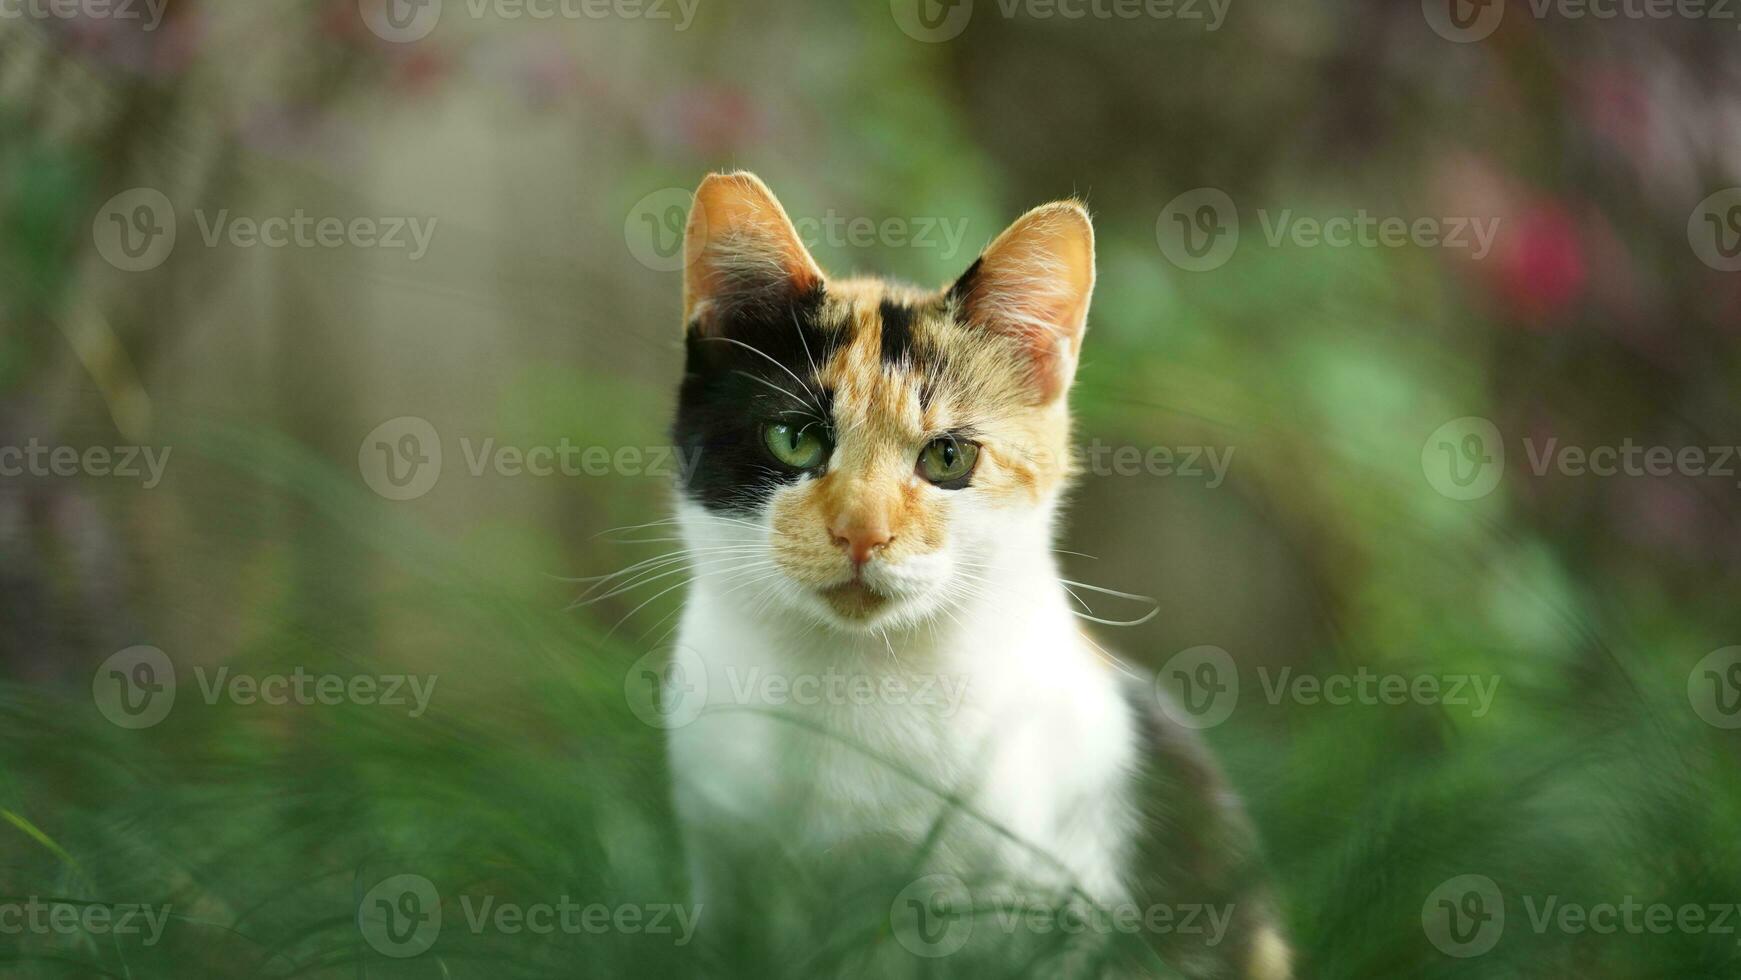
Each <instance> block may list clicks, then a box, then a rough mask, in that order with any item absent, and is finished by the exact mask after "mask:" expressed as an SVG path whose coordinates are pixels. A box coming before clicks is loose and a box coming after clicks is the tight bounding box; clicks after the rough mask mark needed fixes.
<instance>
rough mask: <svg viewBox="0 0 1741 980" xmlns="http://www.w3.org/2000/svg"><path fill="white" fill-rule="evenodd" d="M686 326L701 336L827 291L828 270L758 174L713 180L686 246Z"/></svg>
mask: <svg viewBox="0 0 1741 980" xmlns="http://www.w3.org/2000/svg"><path fill="white" fill-rule="evenodd" d="M683 258H684V276H683V323H684V327H685V329H698V330H700V331H701V332H703V333H707V332H709V331H710V330H714V329H717V328H718V325H719V324H720V323H722V322H723V321H724V319H725V318H727V317H730V316H731V315H732V314H734V313H736V312H741V311H744V310H746V309H748V310H756V309H778V308H781V307H783V306H784V305H785V304H786V303H787V302H789V301H790V300H791V299H793V298H795V297H797V296H801V295H803V294H805V293H808V292H810V291H811V290H814V289H815V288H817V287H818V286H820V285H821V284H822V270H821V268H819V267H818V266H817V265H816V260H815V259H813V258H811V257H810V250H809V249H807V248H805V247H804V243H803V242H802V241H800V240H799V238H798V229H796V228H794V227H792V219H790V218H788V217H786V209H785V208H782V207H781V206H780V202H779V201H778V200H776V199H775V197H774V193H773V192H772V191H770V190H768V186H767V185H766V184H764V183H762V182H761V180H760V179H758V178H757V177H756V175H755V174H752V173H748V172H746V171H741V170H740V171H738V172H736V173H729V174H708V175H707V177H706V179H704V180H702V182H701V186H700V187H698V188H696V190H695V203H694V205H693V206H692V207H691V208H690V210H689V227H688V229H687V230H686V232H685V233H684V240H683Z"/></svg>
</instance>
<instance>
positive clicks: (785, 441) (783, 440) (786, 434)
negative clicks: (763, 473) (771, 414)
mask: <svg viewBox="0 0 1741 980" xmlns="http://www.w3.org/2000/svg"><path fill="white" fill-rule="evenodd" d="M762 441H763V442H765V443H767V444H768V451H769V452H771V453H773V454H774V458H775V459H777V460H779V461H780V462H782V463H785V464H786V465H787V466H790V467H792V468H793V469H795V470H808V469H812V468H814V467H817V466H820V465H822V461H823V460H824V459H826V458H827V456H828V440H826V439H824V438H823V437H822V433H821V429H820V427H819V426H817V425H816V424H815V423H811V424H809V425H803V426H797V425H787V424H786V423H784V422H774V423H771V424H769V425H767V426H766V427H764V428H763V429H762Z"/></svg>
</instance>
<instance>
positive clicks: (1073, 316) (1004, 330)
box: [949, 201, 1094, 404]
mask: <svg viewBox="0 0 1741 980" xmlns="http://www.w3.org/2000/svg"><path fill="white" fill-rule="evenodd" d="M1093 293H1094V226H1093V224H1091V223H1090V222H1089V220H1088V211H1087V209H1085V208H1083V206H1082V205H1080V204H1078V203H1076V202H1075V201H1058V202H1055V203H1052V204H1045V205H1042V206H1040V207H1037V208H1035V209H1033V210H1032V211H1029V212H1028V213H1027V214H1024V215H1022V216H1021V217H1020V218H1018V219H1016V222H1015V224H1012V225H1010V226H1009V228H1008V229H1006V230H1005V231H1004V233H1003V234H1001V235H999V236H998V237H997V239H996V240H995V241H993V242H992V243H991V244H990V245H988V246H986V249H985V251H984V252H983V253H981V254H980V256H979V260H978V261H977V262H975V263H973V265H972V267H971V268H969V269H968V270H967V272H966V273H964V274H963V275H962V277H961V278H960V279H958V280H956V281H955V284H954V285H953V286H950V287H949V297H950V298H951V299H952V300H954V301H955V302H956V304H957V305H956V310H957V314H958V316H959V318H960V319H961V321H962V322H963V323H965V324H967V325H969V326H973V327H978V328H980V329H983V330H990V331H993V332H995V333H998V334H1001V335H1003V336H1005V337H1007V338H1009V339H1010V340H1012V341H1014V342H1015V344H1016V347H1017V350H1018V351H1019V352H1020V353H1021V354H1022V356H1024V357H1025V358H1026V359H1027V361H1028V367H1029V372H1030V375H1031V377H1032V379H1033V383H1034V393H1035V400H1036V404H1045V403H1049V402H1051V401H1053V400H1054V399H1056V398H1057V397H1058V396H1060V395H1062V394H1063V393H1064V391H1065V389H1067V388H1069V387H1070V380H1071V378H1072V377H1074V376H1075V373H1076V358H1077V355H1078V354H1080V353H1081V351H1082V334H1083V331H1084V330H1086V329H1087V326H1088V301H1089V298H1090V297H1091V296H1092V295H1093Z"/></svg>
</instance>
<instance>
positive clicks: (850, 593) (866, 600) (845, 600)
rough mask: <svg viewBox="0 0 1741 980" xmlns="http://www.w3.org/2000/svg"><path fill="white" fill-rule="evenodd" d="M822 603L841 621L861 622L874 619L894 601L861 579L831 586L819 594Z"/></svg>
mask: <svg viewBox="0 0 1741 980" xmlns="http://www.w3.org/2000/svg"><path fill="white" fill-rule="evenodd" d="M818 594H819V595H821V596H822V601H824V602H826V603H828V607H829V608H830V609H832V610H834V612H835V613H836V614H837V615H839V616H840V617H841V618H842V619H847V620H854V621H863V620H867V619H871V618H873V617H875V616H876V615H877V614H878V613H880V612H882V611H883V610H884V609H885V608H887V607H888V605H889V603H891V602H893V601H894V600H893V599H892V598H890V597H889V596H887V595H884V594H883V593H881V592H878V591H877V590H876V589H873V588H871V587H870V585H869V584H867V583H866V582H865V581H864V580H863V579H861V578H854V579H852V580H850V581H846V582H842V583H840V584H839V585H831V586H829V587H828V588H825V589H822V590H821V591H820V592H819V593H818Z"/></svg>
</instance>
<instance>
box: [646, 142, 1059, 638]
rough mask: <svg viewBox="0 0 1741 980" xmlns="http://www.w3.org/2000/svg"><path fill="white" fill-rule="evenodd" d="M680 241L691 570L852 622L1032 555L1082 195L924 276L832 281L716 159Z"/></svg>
mask: <svg viewBox="0 0 1741 980" xmlns="http://www.w3.org/2000/svg"><path fill="white" fill-rule="evenodd" d="M685 259H686V266H685V270H686V272H685V283H684V299H683V310H684V331H685V333H684V337H685V346H686V363H685V368H684V376H683V384H682V388H681V390H680V393H679V396H678V405H677V419H676V424H675V428H674V435H675V438H676V441H677V443H678V445H679V446H680V447H682V449H683V450H684V451H685V453H686V454H688V455H689V456H691V457H692V458H694V459H695V460H696V462H695V464H694V466H693V468H692V470H691V472H690V473H689V475H688V478H687V479H686V480H685V482H684V484H683V486H682V488H681V490H682V495H683V504H682V508H681V509H682V519H683V523H684V525H685V530H686V533H687V535H688V538H689V540H690V542H691V544H692V545H694V546H695V547H696V548H697V551H696V553H695V560H696V564H697V567H698V568H699V569H700V570H701V572H702V574H704V575H707V576H709V577H710V578H711V579H712V580H714V581H717V582H720V583H721V584H723V585H725V586H726V587H727V588H738V589H739V590H740V591H741V595H742V598H743V601H745V602H746V603H749V602H752V601H754V600H757V599H758V598H762V599H765V600H766V601H767V602H769V603H773V604H776V605H777V606H778V607H781V609H782V611H793V612H797V613H800V614H802V615H805V616H806V617H808V618H810V619H814V620H819V621H821V622H823V623H825V624H827V625H830V626H835V627H839V628H846V629H858V630H868V629H876V628H883V627H888V626H897V625H911V624H915V623H919V622H923V621H925V620H927V619H928V618H929V617H931V616H935V615H941V614H942V612H943V611H944V610H945V609H946V608H947V607H948V606H949V605H950V604H951V603H953V602H959V601H961V600H962V599H964V598H966V597H968V596H972V595H974V594H975V593H976V592H977V591H982V590H983V589H984V588H986V587H987V586H988V585H989V584H990V583H991V582H992V581H993V580H995V579H996V578H997V577H998V576H997V575H996V574H995V573H996V572H997V570H999V569H1002V568H1005V567H1008V564H1009V563H1011V562H1018V561H1022V560H1027V561H1030V562H1031V561H1033V560H1035V555H1036V554H1038V555H1040V556H1044V555H1046V554H1047V550H1046V549H1048V548H1049V547H1050V525H1051V515H1052V510H1053V508H1054V505H1055V503H1056V500H1057V498H1058V493H1059V491H1060V489H1061V488H1062V486H1063V484H1064V482H1065V479H1066V477H1067V475H1068V466H1067V460H1068V454H1067V447H1068V439H1069V414H1068V410H1067V407H1066V403H1065V402H1066V399H1065V394H1066V392H1067V391H1068V389H1069V387H1070V381H1071V378H1072V376H1073V374H1074V372H1075V367H1076V360H1077V355H1078V353H1079V352H1080V350H1081V344H1082V334H1083V329H1084V326H1085V323H1086V319H1087V315H1088V302H1089V296H1090V294H1091V293H1092V291H1093V287H1094V232H1093V228H1092V226H1091V225H1090V224H1089V220H1088V214H1087V212H1086V211H1085V210H1084V209H1083V208H1082V207H1081V205H1079V204H1076V203H1075V202H1060V203H1055V204H1048V205H1045V206H1043V207H1039V208H1036V209H1034V210H1032V211H1029V212H1028V213H1027V214H1025V215H1023V216H1022V217H1021V218H1020V219H1019V220H1017V221H1016V222H1015V224H1013V225H1011V226H1010V227H1009V228H1008V229H1007V230H1006V231H1004V232H1003V234H1001V235H999V236H998V238H997V239H996V240H995V241H993V242H992V243H991V244H990V245H989V246H987V248H986V249H985V251H984V252H983V253H982V254H981V255H980V257H979V259H978V260H977V261H975V262H974V263H973V264H972V266H971V267H969V268H968V269H967V270H966V271H965V272H964V273H963V274H962V275H961V277H960V278H959V279H957V280H956V281H955V282H954V283H953V284H951V285H949V286H947V287H946V288H944V289H941V290H938V291H926V290H921V289H916V288H911V287H907V286H902V285H897V284H893V283H889V282H885V281H882V280H875V279H857V278H854V279H833V278H829V277H828V276H827V275H825V274H824V273H823V272H822V270H821V269H820V268H819V267H818V266H817V264H816V262H815V260H814V259H812V258H811V256H810V253H809V251H808V250H807V249H806V248H805V247H804V244H803V243H802V242H801V241H800V240H799V238H798V234H797V232H796V230H795V229H794V228H793V226H792V223H791V221H790V219H788V218H787V216H786V212H785V210H784V209H783V208H781V206H780V204H779V202H778V201H777V200H775V199H774V196H773V194H772V193H771V192H770V191H769V190H768V188H767V187H766V186H765V185H764V184H763V183H762V182H761V181H760V180H758V179H756V177H754V176H753V175H751V174H747V173H735V174H714V175H711V176H709V177H708V178H707V179H706V180H704V181H702V184H701V187H700V188H699V189H698V190H697V191H696V194H695V204H694V207H693V209H692V211H691V214H690V219H689V227H688V233H687V238H686V242H685ZM704 549H715V550H704ZM1040 560H1044V559H1043V558H1041V559H1040ZM734 581H735V583H736V584H735V585H733V582H734Z"/></svg>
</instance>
